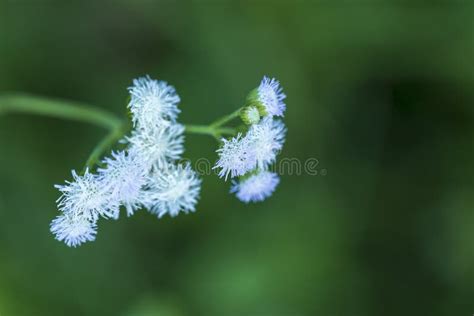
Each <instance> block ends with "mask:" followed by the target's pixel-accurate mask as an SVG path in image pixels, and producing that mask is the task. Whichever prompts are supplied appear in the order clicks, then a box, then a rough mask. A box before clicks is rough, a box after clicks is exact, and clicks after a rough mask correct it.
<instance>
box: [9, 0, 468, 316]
mask: <svg viewBox="0 0 474 316" xmlns="http://www.w3.org/2000/svg"><path fill="white" fill-rule="evenodd" d="M472 3H473V2H472V1H460V2H454V1H433V2H428V1H376V0H369V1H334V2H333V1H317V0H314V1H311V0H305V1H302V0H295V1H290V0H286V1H270V0H267V1H263V0H257V1H211V0H195V1H180V2H175V1H170V0H169V1H151V0H138V1H103V2H95V1H75V2H69V3H68V2H65V1H48V0H20V1H1V2H0V94H2V93H5V92H11V91H18V92H28V93H32V94H38V95H42V96H49V97H59V98H65V99H71V100H76V101H82V102H84V103H88V104H92V105H97V106H99V107H102V108H104V109H107V110H109V111H112V112H114V113H116V114H118V115H125V114H124V113H125V104H126V98H127V91H126V87H127V86H129V85H130V84H131V80H132V79H133V78H135V77H138V76H141V75H144V74H149V75H151V76H152V77H154V78H159V79H164V80H167V81H169V82H170V83H172V84H173V85H175V86H176V88H177V89H178V92H179V93H180V95H181V97H182V100H183V102H182V105H181V109H182V115H181V116H180V121H181V122H183V123H207V122H210V121H212V120H213V119H214V118H216V117H219V116H221V115H224V114H226V113H229V112H231V111H232V110H234V109H235V108H236V107H238V106H240V105H241V103H242V102H243V99H244V97H245V95H246V94H247V92H248V91H250V90H251V89H252V88H254V87H256V86H257V85H258V83H259V80H260V79H261V77H262V76H263V75H265V74H267V75H270V76H275V77H277V78H278V79H279V80H280V81H281V83H282V85H283V87H284V88H285V92H286V93H287V95H288V99H287V104H288V111H287V113H286V116H285V122H286V124H287V126H288V130H289V132H288V137H287V143H286V145H285V149H284V151H283V153H282V157H288V158H297V159H299V160H300V161H302V162H304V161H306V160H307V159H310V158H315V159H318V161H319V164H318V166H317V169H318V171H320V172H318V174H317V175H310V174H301V175H295V174H293V175H289V174H285V175H283V177H282V178H283V179H282V182H281V185H280V187H279V188H278V190H277V192H276V193H275V194H274V196H273V197H272V198H271V199H269V200H268V201H266V202H264V203H260V204H254V205H243V204H242V203H239V202H238V201H237V200H236V199H235V197H233V196H231V195H229V194H228V188H229V183H224V182H223V181H219V180H218V179H217V177H215V176H206V177H205V178H204V185H203V191H202V199H201V201H200V204H199V206H198V211H197V212H196V213H194V214H190V215H185V216H179V217H177V218H174V219H171V218H163V219H162V220H157V219H156V218H155V217H154V216H152V215H151V214H149V213H147V212H145V211H142V212H139V213H137V214H136V215H135V216H133V217H131V218H126V217H124V218H121V219H120V220H119V221H103V220H102V221H101V222H100V223H99V233H98V237H97V240H96V241H95V242H93V243H88V244H85V245H83V246H81V247H80V248H77V249H70V248H67V247H66V246H65V245H64V244H62V243H60V242H57V241H55V240H54V238H53V236H52V235H51V234H50V232H49V222H50V221H51V219H52V218H54V217H55V216H56V214H57V209H56V206H55V200H56V198H57V197H58V192H57V191H56V190H55V189H54V187H53V184H57V183H63V181H64V180H65V179H69V178H70V170H71V169H73V168H74V169H80V168H81V167H82V166H83V164H84V162H85V160H86V159H87V157H88V155H89V153H90V151H91V150H92V148H93V147H94V146H95V144H96V143H97V142H98V141H99V140H100V139H101V137H103V136H104V134H105V131H104V130H101V129H100V128H97V127H95V126H89V125H87V124H81V123H75V122H68V121H61V120H56V119H50V118H44V117H43V118H41V117H34V116H28V115H9V116H2V117H0V315H2V316H10V315H35V316H37V315H48V316H52V315H123V316H150V315H163V316H184V315H208V316H211V315H228V316H232V315H236V316H237V315H238V316H242V315H249V316H253V315H257V316H267V315H268V316H304V315H364V316H365V315H397V316H398V315H471V314H473V313H474V230H473V226H474V212H473V206H474V195H473V192H474V191H473V189H474V187H473V175H474V163H473V159H474V151H473V146H474V142H473V136H474V124H473V123H474V109H473V104H474V102H473V101H474V89H473V86H474V66H473V64H474V63H473V56H474V10H473V8H474V7H473V5H472ZM186 148H187V151H186V157H187V158H191V159H198V158H200V157H207V158H209V159H211V160H214V159H215V158H216V154H215V152H214V151H215V149H216V143H215V141H214V140H213V139H212V138H206V137H201V136H189V137H187V140H186ZM321 171H322V172H321Z"/></svg>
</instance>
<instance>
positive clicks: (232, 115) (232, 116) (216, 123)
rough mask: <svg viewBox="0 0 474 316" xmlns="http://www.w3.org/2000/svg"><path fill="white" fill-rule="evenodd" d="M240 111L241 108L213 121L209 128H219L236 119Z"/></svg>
mask: <svg viewBox="0 0 474 316" xmlns="http://www.w3.org/2000/svg"><path fill="white" fill-rule="evenodd" d="M241 111H242V108H239V109H238V110H237V111H235V112H232V113H230V114H229V115H226V116H224V117H222V118H220V119H217V120H216V121H214V122H213V123H212V124H211V125H210V126H212V127H220V126H222V125H224V124H226V123H228V122H230V121H232V120H233V119H236V118H238V117H239V116H240V112H241Z"/></svg>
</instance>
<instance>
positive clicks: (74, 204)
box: [55, 169, 114, 221]
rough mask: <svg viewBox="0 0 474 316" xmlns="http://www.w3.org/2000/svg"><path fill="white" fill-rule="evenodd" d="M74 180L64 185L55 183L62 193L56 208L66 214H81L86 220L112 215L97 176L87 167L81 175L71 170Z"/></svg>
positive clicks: (108, 200) (104, 191)
mask: <svg viewBox="0 0 474 316" xmlns="http://www.w3.org/2000/svg"><path fill="white" fill-rule="evenodd" d="M72 176H73V178H74V181H72V182H69V181H66V185H56V186H55V187H56V188H57V189H59V191H60V192H61V193H62V195H61V197H60V198H59V199H58V200H57V202H58V208H59V209H60V210H61V211H62V212H64V213H65V214H68V215H75V216H83V217H84V218H85V219H87V220H94V221H95V220H97V218H98V217H99V216H103V217H106V218H107V217H112V212H111V208H110V206H111V205H112V204H114V203H113V202H114V201H111V200H110V197H109V195H108V194H107V192H106V188H105V187H104V186H103V185H102V183H101V182H100V181H99V179H98V178H97V176H95V175H93V174H91V173H89V170H88V169H87V170H86V172H85V173H84V175H83V176H79V175H78V174H77V173H76V172H75V171H74V170H73V171H72Z"/></svg>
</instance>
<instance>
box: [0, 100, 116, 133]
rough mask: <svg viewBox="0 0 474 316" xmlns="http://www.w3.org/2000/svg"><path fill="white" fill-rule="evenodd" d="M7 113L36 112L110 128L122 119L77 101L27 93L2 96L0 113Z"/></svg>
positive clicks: (114, 126) (113, 127) (114, 127)
mask: <svg viewBox="0 0 474 316" xmlns="http://www.w3.org/2000/svg"><path fill="white" fill-rule="evenodd" d="M6 113H25V114H36V115H43V116H49V117H55V118H62V119H68V120H74V121H81V122H86V123H91V124H95V125H98V126H101V127H104V128H107V129H110V130H113V129H116V128H118V127H119V126H120V125H121V124H122V120H121V119H119V118H118V117H116V116H115V115H114V114H111V113H109V112H107V111H103V110H101V109H99V108H95V107H91V106H87V105H84V104H81V103H77V102H71V101H64V100H58V99H49V98H43V97H37V96H32V95H27V94H8V95H2V96H0V115H1V114H6Z"/></svg>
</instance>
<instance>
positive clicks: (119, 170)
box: [98, 151, 147, 219]
mask: <svg viewBox="0 0 474 316" xmlns="http://www.w3.org/2000/svg"><path fill="white" fill-rule="evenodd" d="M103 163H104V164H107V167H105V168H103V169H100V168H99V169H98V172H99V179H100V180H101V181H102V183H103V185H104V187H105V188H106V190H107V192H108V194H110V199H111V200H112V201H117V202H118V203H120V204H121V205H123V206H125V208H126V210H127V215H129V216H130V215H132V214H133V212H134V211H135V210H137V209H138V208H139V207H140V193H141V189H142V187H143V186H144V185H145V183H146V176H147V173H146V171H147V170H146V169H145V167H144V164H143V162H142V160H141V158H140V156H138V155H137V154H136V153H135V152H133V151H131V152H130V151H129V152H128V153H126V152H124V151H120V152H117V153H114V152H112V158H105V159H104V161H103ZM114 211H115V214H114V216H113V217H114V218H116V219H117V218H118V215H119V207H118V205H117V207H116V209H115V210H114Z"/></svg>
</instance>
